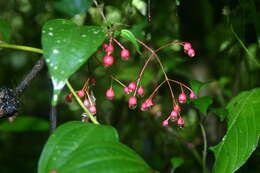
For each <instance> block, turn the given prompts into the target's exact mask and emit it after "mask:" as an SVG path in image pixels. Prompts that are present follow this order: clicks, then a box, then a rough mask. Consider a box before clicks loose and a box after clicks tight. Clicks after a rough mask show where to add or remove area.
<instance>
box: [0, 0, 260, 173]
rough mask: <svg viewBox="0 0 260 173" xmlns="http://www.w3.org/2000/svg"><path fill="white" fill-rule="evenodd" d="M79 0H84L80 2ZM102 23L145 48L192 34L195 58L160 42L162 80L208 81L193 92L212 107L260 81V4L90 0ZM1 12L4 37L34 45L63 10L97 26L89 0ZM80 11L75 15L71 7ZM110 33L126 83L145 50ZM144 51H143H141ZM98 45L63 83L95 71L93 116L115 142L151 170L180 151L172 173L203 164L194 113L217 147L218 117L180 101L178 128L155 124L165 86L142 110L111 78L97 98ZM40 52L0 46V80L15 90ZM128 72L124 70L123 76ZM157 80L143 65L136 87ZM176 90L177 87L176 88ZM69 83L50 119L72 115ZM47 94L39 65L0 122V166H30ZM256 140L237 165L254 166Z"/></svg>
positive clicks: (250, 0)
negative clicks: (15, 108) (181, 124)
mask: <svg viewBox="0 0 260 173" xmlns="http://www.w3.org/2000/svg"><path fill="white" fill-rule="evenodd" d="M79 2H85V3H82V4H79ZM99 2H100V4H101V5H104V11H105V14H106V17H107V18H108V20H109V21H111V22H113V23H115V25H116V27H115V28H117V29H118V30H120V29H123V28H126V29H129V30H131V31H132V32H133V33H134V34H135V36H136V37H137V38H139V39H141V40H143V41H144V42H145V43H147V44H148V45H149V46H151V47H152V48H155V49H156V48H158V47H160V46H162V45H164V44H167V43H169V42H172V41H175V40H179V41H188V42H191V43H192V45H193V47H194V49H195V50H196V56H195V57H194V58H190V57H188V56H187V55H186V54H184V53H183V51H182V49H181V48H180V47H178V46H171V47H168V48H165V49H163V50H162V51H161V52H160V53H159V56H160V58H161V61H162V62H163V65H164V66H165V70H166V72H167V73H168V74H169V76H170V78H172V79H175V80H179V81H182V82H184V83H185V84H188V85H189V81H191V80H198V81H201V82H208V84H207V85H206V86H205V87H203V88H202V90H201V91H200V96H205V95H209V96H213V99H214V101H213V104H212V105H211V108H223V107H224V106H225V105H226V104H227V102H228V101H229V100H230V99H231V98H232V97H234V96H235V95H237V94H238V93H239V92H241V91H243V90H248V89H252V88H256V87H259V86H260V70H259V67H260V63H259V62H260V59H259V45H260V20H259V19H260V9H259V8H260V2H259V1H256V0H255V1H254V0H197V1H188V0H163V1H152V0H150V1H146V0H125V1H121V0H113V1H108V0H104V1H99ZM0 9H1V10H0V18H1V19H3V20H4V21H5V22H6V23H8V24H9V25H10V26H11V42H10V43H13V44H20V45H27V46H32V47H37V48H41V28H42V26H43V25H44V23H45V22H46V21H48V20H50V19H55V18H67V19H71V18H72V20H74V21H75V22H77V23H83V24H85V25H102V24H103V21H102V18H101V16H100V15H99V13H98V10H97V8H96V7H95V6H94V5H92V4H91V3H88V1H78V0H71V1H68V0H62V1H51V0H19V1H17V0H8V1H5V0H0ZM76 13H80V14H78V15H74V14H76ZM119 40H120V41H121V42H122V43H123V44H124V46H125V47H127V48H128V49H129V50H130V51H131V54H132V56H131V59H130V60H129V61H121V60H119V59H120V57H119V55H120V54H119V53H120V52H119V51H120V49H119V48H117V49H116V51H115V53H114V54H115V57H116V58H117V59H118V60H117V61H116V63H115V65H114V66H113V67H112V69H111V70H112V72H113V74H114V75H115V76H116V77H118V78H119V79H120V80H122V81H124V83H125V84H127V83H128V82H130V81H132V80H135V79H136V78H137V75H138V73H139V71H140V68H141V67H142V65H143V64H144V60H145V58H146V57H147V56H148V55H149V54H148V52H147V51H144V54H143V55H139V54H138V53H137V52H136V50H135V48H134V46H133V45H132V44H131V43H130V42H128V41H126V40H124V39H120V38H119ZM142 50H144V49H142ZM103 56H104V52H103V51H102V50H101V49H100V50H99V51H98V52H97V53H96V54H95V55H94V56H93V57H92V58H91V59H90V60H89V61H88V63H87V64H85V65H84V66H83V67H82V68H81V69H80V70H79V71H78V72H77V73H76V74H74V75H73V76H72V77H71V79H70V81H71V83H72V84H73V86H74V88H75V89H80V88H81V87H82V86H83V84H84V81H85V80H86V79H87V78H89V77H95V78H96V80H97V83H96V85H95V87H93V91H94V94H95V97H96V99H97V100H96V103H97V110H98V111H97V112H98V113H97V117H98V119H99V120H100V122H102V123H104V124H110V125H112V126H114V127H115V128H116V129H117V130H118V132H119V134H120V138H121V141H122V142H123V143H125V144H127V145H128V146H130V147H131V148H133V149H134V150H135V151H137V152H138V153H139V154H141V156H142V157H143V158H144V159H145V160H146V161H147V162H148V164H149V165H150V166H151V167H152V168H154V169H156V170H159V171H160V172H170V170H171V168H172V165H171V159H172V158H173V157H178V158H182V159H183V160H184V163H183V166H181V167H180V168H178V169H177V170H176V172H190V173H197V172H198V173H199V172H202V171H201V170H202V168H201V165H200V163H199V162H198V160H197V159H196V154H194V152H195V149H196V151H197V152H198V153H199V154H200V155H201V151H202V149H203V141H202V138H201V132H200V128H199V122H200V121H202V122H203V123H204V125H205V128H206V133H207V139H208V143H209V146H213V145H216V144H217V143H218V142H219V141H220V139H221V138H222V136H223V135H224V134H225V130H226V124H225V122H221V121H220V118H219V117H218V116H217V115H215V114H214V113H213V111H209V112H208V115H207V116H204V115H201V114H200V113H199V112H198V111H197V110H196V109H194V107H192V106H190V105H185V106H184V108H183V109H184V115H185V116H184V118H185V120H186V126H185V128H182V129H179V128H177V127H176V126H175V125H174V124H171V127H170V128H169V129H165V128H162V126H161V122H162V120H163V119H165V118H166V117H167V116H168V115H169V113H170V111H171V109H172V105H171V99H170V95H169V91H168V89H167V87H163V88H162V89H161V90H160V92H159V94H158V95H157V96H156V98H155V99H154V101H155V102H156V106H154V107H153V108H152V109H151V110H150V111H148V112H141V111H140V110H139V109H136V110H130V109H129V108H128V105H127V97H126V96H125V95H124V94H123V89H122V88H121V87H120V86H118V85H117V84H116V83H112V84H113V87H114V89H115V91H116V99H115V100H113V101H109V100H107V99H105V90H106V89H108V88H109V87H110V83H111V80H110V78H109V76H108V75H107V72H106V71H105V70H104V69H103V67H100V65H98V63H97V62H96V61H95V58H99V59H101V58H102V57H103ZM39 58H40V56H39V55H37V54H34V53H28V52H23V51H17V50H11V49H0V86H1V87H9V88H14V87H15V86H16V85H17V84H18V83H19V82H20V81H21V80H22V79H23V77H24V76H25V75H26V74H27V73H28V72H29V71H30V69H31V68H32V66H33V65H34V63H35V62H36V61H37V60H38V59H39ZM130 74H131V75H130ZM162 79H163V74H162V72H161V71H160V69H159V66H158V65H157V64H156V62H155V61H152V62H151V64H150V65H149V67H148V68H147V69H146V71H145V75H144V79H143V80H142V85H143V87H144V89H145V93H146V94H145V97H148V96H149V93H151V92H152V90H153V89H154V87H155V86H156V85H157V84H158V83H159V82H160V81H162ZM175 92H176V94H178V93H179V88H178V87H177V86H176V88H175ZM67 94H68V90H67V89H64V90H63V93H62V96H61V99H60V103H59V105H58V123H59V124H62V123H64V122H67V121H71V120H81V113H82V111H81V109H80V107H79V106H78V105H77V103H75V102H72V103H69V104H68V103H65V102H64V98H65V97H66V95H67ZM50 100H51V82H50V79H49V77H48V72H47V68H46V67H44V69H43V70H42V71H41V72H40V73H39V75H38V76H37V77H36V78H35V79H34V80H33V82H32V83H31V84H30V86H29V87H28V88H27V89H26V90H25V92H24V94H23V95H22V97H21V103H22V104H21V109H20V110H19V112H18V117H17V120H16V121H15V122H14V123H11V124H9V123H8V122H7V120H1V122H0V172H1V173H13V172H15V173H16V172H36V168H37V162H38V158H39V156H40V153H41V150H42V148H43V146H44V144H45V142H46V140H47V138H48V136H49V131H48V118H49V109H50ZM259 162H260V150H259V148H257V149H256V151H255V152H254V153H253V155H252V156H251V157H250V158H249V160H248V162H247V163H246V164H245V165H244V166H243V167H242V168H240V169H239V170H238V171H237V172H239V173H243V172H246V173H256V172H260V165H259V164H258V163H259ZM213 163H214V156H213V153H212V152H211V151H209V153H208V157H207V166H208V168H209V169H210V168H212V166H213Z"/></svg>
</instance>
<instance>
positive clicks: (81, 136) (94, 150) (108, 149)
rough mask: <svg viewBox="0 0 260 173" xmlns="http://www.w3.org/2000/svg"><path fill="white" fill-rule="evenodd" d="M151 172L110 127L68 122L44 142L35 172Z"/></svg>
mask: <svg viewBox="0 0 260 173" xmlns="http://www.w3.org/2000/svg"><path fill="white" fill-rule="evenodd" d="M54 170H55V171H57V172H62V173H71V172H74V171H75V170H77V171H76V172H77V173H85V172H89V173H92V172H93V173H95V172H113V173H124V172H140V173H141V172H144V173H145V172H151V171H150V168H149V166H148V165H147V164H146V163H145V162H144V161H143V159H142V158H141V157H139V156H138V155H137V154H136V153H135V152H133V151H132V150H131V149H130V148H128V147H127V146H125V145H123V144H121V143H120V142H119V141H118V134H117V132H116V130H115V129H114V128H113V127H111V126H104V125H95V124H90V123H82V122H69V123H66V124H64V125H62V126H60V127H59V128H58V129H57V130H56V131H55V132H54V134H53V135H51V137H50V138H49V140H48V141H47V143H46V145H45V147H44V150H43V152H42V154H41V157H40V161H39V165H38V173H46V172H50V171H54Z"/></svg>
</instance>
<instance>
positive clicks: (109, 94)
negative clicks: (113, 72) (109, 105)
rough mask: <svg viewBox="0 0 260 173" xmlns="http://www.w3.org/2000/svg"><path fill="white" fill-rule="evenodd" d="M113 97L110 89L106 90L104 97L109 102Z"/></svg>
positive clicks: (112, 91) (113, 94)
mask: <svg viewBox="0 0 260 173" xmlns="http://www.w3.org/2000/svg"><path fill="white" fill-rule="evenodd" d="M114 96H115V92H114V90H113V89H112V88H110V89H108V90H107V92H106V97H107V98H108V99H110V100H112V99H113V98H114Z"/></svg>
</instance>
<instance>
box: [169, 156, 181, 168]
mask: <svg viewBox="0 0 260 173" xmlns="http://www.w3.org/2000/svg"><path fill="white" fill-rule="evenodd" d="M183 163H184V160H183V159H182V158H180V157H173V158H171V164H172V167H173V169H176V168H178V167H180V166H181V165H183Z"/></svg>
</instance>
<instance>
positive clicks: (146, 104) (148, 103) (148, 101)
mask: <svg viewBox="0 0 260 173" xmlns="http://www.w3.org/2000/svg"><path fill="white" fill-rule="evenodd" d="M153 105H154V103H153V101H152V100H151V99H150V98H148V99H146V100H145V101H144V102H143V103H142V105H141V110H142V111H145V110H146V109H147V108H149V107H151V106H153Z"/></svg>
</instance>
